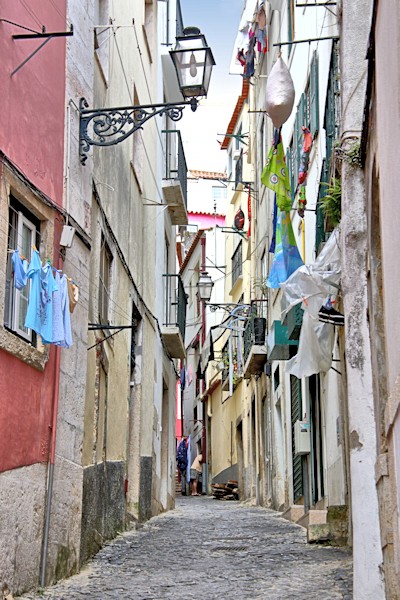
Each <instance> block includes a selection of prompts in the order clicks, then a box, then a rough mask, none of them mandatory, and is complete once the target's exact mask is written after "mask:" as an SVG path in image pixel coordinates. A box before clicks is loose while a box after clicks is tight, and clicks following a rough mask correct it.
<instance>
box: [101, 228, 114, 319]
mask: <svg viewBox="0 0 400 600" xmlns="http://www.w3.org/2000/svg"><path fill="white" fill-rule="evenodd" d="M111 263H112V255H111V252H110V249H109V247H108V245H107V242H106V241H105V239H104V236H103V235H102V236H101V249H100V275H99V318H100V322H101V323H108V321H109V301H110V284H111Z"/></svg>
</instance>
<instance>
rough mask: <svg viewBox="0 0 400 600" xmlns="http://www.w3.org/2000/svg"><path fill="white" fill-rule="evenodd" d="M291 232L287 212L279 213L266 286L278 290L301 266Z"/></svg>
mask: <svg viewBox="0 0 400 600" xmlns="http://www.w3.org/2000/svg"><path fill="white" fill-rule="evenodd" d="M303 264H304V263H303V261H302V259H301V256H300V253H299V251H298V248H297V244H296V239H295V236H294V232H293V227H292V221H291V219H290V213H289V212H283V211H281V212H280V214H279V216H278V222H277V226H276V246H275V254H274V260H273V262H272V266H271V271H270V272H269V275H268V279H267V286H268V287H270V288H279V287H280V285H281V283H284V282H285V281H286V280H287V279H288V277H290V275H291V274H292V273H294V272H295V271H297V269H298V268H299V267H301V266H303Z"/></svg>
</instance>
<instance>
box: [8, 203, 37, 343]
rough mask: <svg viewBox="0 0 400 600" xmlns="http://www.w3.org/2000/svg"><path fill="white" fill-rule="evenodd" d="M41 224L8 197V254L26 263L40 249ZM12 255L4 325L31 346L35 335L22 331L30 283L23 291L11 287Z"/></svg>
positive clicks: (12, 279)
mask: <svg viewBox="0 0 400 600" xmlns="http://www.w3.org/2000/svg"><path fill="white" fill-rule="evenodd" d="M39 227H40V222H39V221H38V219H36V218H35V216H34V215H33V214H31V213H30V212H29V211H28V210H27V209H26V208H25V207H24V206H23V205H22V204H21V203H20V202H18V201H17V200H16V199H15V198H13V197H12V196H11V198H10V209H9V228H8V250H17V249H18V250H19V252H20V255H21V256H23V257H25V258H26V260H27V261H28V262H30V260H31V253H32V247H33V246H35V245H37V246H39V240H40V237H39V233H38V231H39ZM11 256H12V253H11V252H9V253H8V255H7V272H6V294H5V311H4V325H5V326H6V327H7V328H8V329H10V330H11V331H13V332H14V333H16V334H18V335H19V336H21V337H22V338H24V339H25V340H27V341H29V342H32V343H34V342H35V341H36V336H35V333H34V332H32V331H31V330H30V329H26V328H25V327H24V323H25V317H26V312H27V309H28V300H29V290H30V282H28V284H27V285H26V286H25V287H24V288H23V289H22V290H17V289H16V288H15V287H14V273H13V268H12V260H11Z"/></svg>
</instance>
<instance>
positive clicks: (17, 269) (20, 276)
mask: <svg viewBox="0 0 400 600" xmlns="http://www.w3.org/2000/svg"><path fill="white" fill-rule="evenodd" d="M11 260H12V263H13V267H14V287H16V288H17V290H22V288H24V287H25V286H26V282H27V281H28V278H27V276H26V272H27V270H28V261H27V260H26V258H24V259H23V260H22V259H21V257H20V255H19V250H15V251H14V252H13V255H12V257H11Z"/></svg>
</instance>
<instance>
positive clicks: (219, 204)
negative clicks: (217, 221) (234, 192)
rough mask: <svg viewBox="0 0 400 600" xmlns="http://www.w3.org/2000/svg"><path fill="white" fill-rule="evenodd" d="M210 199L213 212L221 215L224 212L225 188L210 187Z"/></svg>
mask: <svg viewBox="0 0 400 600" xmlns="http://www.w3.org/2000/svg"><path fill="white" fill-rule="evenodd" d="M211 193H212V199H213V205H214V210H215V212H216V213H219V214H223V213H224V212H225V210H226V209H225V201H226V187H223V186H218V187H217V186H213V187H212V191H211Z"/></svg>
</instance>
